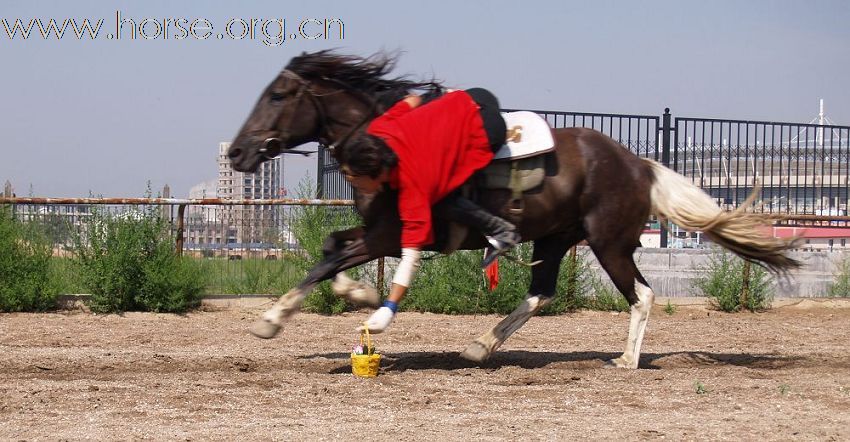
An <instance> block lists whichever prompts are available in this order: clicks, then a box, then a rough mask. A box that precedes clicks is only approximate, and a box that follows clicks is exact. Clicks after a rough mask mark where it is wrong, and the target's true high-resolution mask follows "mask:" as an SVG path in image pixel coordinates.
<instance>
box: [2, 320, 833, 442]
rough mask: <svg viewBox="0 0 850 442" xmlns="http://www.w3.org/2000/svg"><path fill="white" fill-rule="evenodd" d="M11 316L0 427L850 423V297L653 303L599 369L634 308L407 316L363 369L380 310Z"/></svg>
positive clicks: (199, 432) (329, 430) (719, 433)
mask: <svg viewBox="0 0 850 442" xmlns="http://www.w3.org/2000/svg"><path fill="white" fill-rule="evenodd" d="M259 313H260V310H256V309H251V310H227V311H212V312H198V313H191V314H188V315H185V316H177V315H166V314H147V313H130V314H125V315H123V316H118V315H93V314H89V313H79V312H75V313H73V312H64V313H49V314H4V315H0V379H2V380H0V439H3V440H10V439H14V440H21V439H27V440H41V439H48V440H57V439H72V440H77V439H85V438H91V439H109V440H114V439H152V440H246V439H252V440H253V439H264V440H268V439H278V440H281V439H282V440H305V439H308V440H316V439H323V440H370V441H380V440H393V441H403V440H423V439H426V438H438V439H441V440H469V439H476V440H517V439H523V440H541V439H544V440H575V439H577V438H583V439H591V440H596V439H616V440H655V439H668V440H683V439H685V440H694V439H697V440H702V439H711V440H790V439H794V440H847V439H850V325H848V324H850V309H847V308H806V309H801V308H782V309H775V310H772V311H769V312H766V313H759V314H750V313H742V314H724V313H719V312H714V311H706V310H705V309H703V308H688V307H680V308H678V309H677V311H676V312H675V313H674V314H672V315H668V314H666V313H665V312H664V311H663V310H662V309H660V308H656V309H655V310H654V311H653V315H652V317H651V318H650V322H649V327H648V330H647V335H646V339H645V341H644V344H643V356H642V358H641V361H640V367H641V368H640V369H639V370H622V369H605V368H602V365H603V362H604V361H605V360H607V359H610V358H613V357H616V356H619V354H620V352H622V349H623V348H624V345H625V337H626V334H627V328H628V320H629V317H628V315H627V314H612V313H603V312H577V313H572V314H568V315H564V316H555V317H535V318H532V320H531V321H529V323H528V324H527V325H526V326H525V327H523V328H522V329H521V330H520V331H519V332H517V333H516V334H515V335H514V336H513V337H512V338H511V339H509V340H508V342H507V343H505V345H504V346H503V347H502V348H501V349H500V350H499V352H498V353H497V354H496V355H495V356H494V357H493V358H492V359H491V360H489V361H488V362H486V363H485V364H483V365H481V366H477V365H475V364H472V363H470V362H467V361H465V360H463V359H461V358H459V356H458V352H459V351H461V350H463V348H464V347H465V346H466V344H467V343H468V342H469V341H470V340H471V339H473V338H475V337H476V336H478V335H480V334H482V333H483V332H485V331H486V330H488V329H489V328H490V327H492V326H493V325H495V324H496V323H497V322H498V321H499V319H500V318H499V317H496V316H444V315H434V314H418V313H401V314H400V315H399V317H398V318H397V320H396V322H395V323H394V324H393V326H392V328H391V329H390V331H389V332H388V333H385V334H383V335H378V336H376V341H377V348H378V351H379V352H380V353H382V354H383V355H384V360H383V363H382V368H381V374H380V375H379V376H378V377H377V378H374V379H363V378H358V377H355V376H353V375H351V372H350V370H351V368H350V359H349V352H350V350H351V348H352V346H353V345H354V344H355V341H356V340H357V336H358V335H357V334H356V333H355V331H354V330H355V328H356V327H357V325H358V323H359V322H361V321H363V320H364V319H365V318H366V317H367V315H368V313H366V312H358V313H348V314H345V315H342V316H335V317H326V316H319V315H310V314H299V315H297V316H295V317H294V320H293V321H292V322H290V323H288V324H287V325H286V327H285V328H284V329H283V330H282V332H281V334H280V335H279V337H278V338H276V339H272V340H260V339H257V338H254V337H252V336H250V335H249V334H248V333H247V331H246V330H247V328H248V325H249V324H250V323H251V322H252V321H253V320H254V319H255V318H256V317H257V315H258V314H259Z"/></svg>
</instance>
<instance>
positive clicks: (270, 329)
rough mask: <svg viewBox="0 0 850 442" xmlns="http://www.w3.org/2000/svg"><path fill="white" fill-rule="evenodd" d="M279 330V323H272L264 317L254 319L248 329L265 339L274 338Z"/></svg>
mask: <svg viewBox="0 0 850 442" xmlns="http://www.w3.org/2000/svg"><path fill="white" fill-rule="evenodd" d="M279 330H280V326H279V325H275V324H272V323H271V322H270V321H269V320H267V319H263V318H260V319H258V320H256V321H254V323H253V324H251V327H250V328H249V329H248V331H250V332H251V334H252V335H254V336H256V337H258V338H263V339H271V338H273V337H274V336H275V335H276V334H277V332H278V331H279Z"/></svg>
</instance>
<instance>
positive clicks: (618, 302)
mask: <svg viewBox="0 0 850 442" xmlns="http://www.w3.org/2000/svg"><path fill="white" fill-rule="evenodd" d="M532 250H533V245H532V244H531V243H524V244H521V245H519V246H517V248H516V249H514V250H513V251H512V252H511V254H512V255H514V256H516V257H517V258H519V259H521V260H522V261H524V262H531V259H532ZM586 253H587V252H582V253H579V254H577V255H576V257H575V258H574V259H573V258H571V257H569V256H567V257H565V258H564V259H563V260H562V261H561V268H560V271H559V273H558V283H557V289H556V295H555V297H554V299H553V300H552V303H551V304H549V305H548V306H546V307H545V308H544V309H543V310H541V312H540V313H541V314H543V315H555V314H561V313H564V312H567V311H571V310H577V309H594V310H614V311H628V309H629V306H628V303H627V302H626V300H625V298H624V297H623V296H622V295H621V294H620V293H619V292H618V291H616V290H615V289H613V288H612V287H611V286H610V285H606V284H604V283H602V281H601V279H600V278H599V277H598V276H596V274H595V273H594V272H593V269H591V268H590V265H589V263H588V260H587V258H586ZM482 257H483V252H482V251H459V252H455V253H453V254H452V255H450V256H437V257H434V258H433V259H428V260H424V261H423V263H422V267H421V268H420V270H419V273H418V275H417V276H416V281H415V282H414V283H413V286H412V287H411V288H410V292H409V293H408V295H407V297H406V298H405V299H404V301H403V302H402V304H401V308H402V309H403V310H413V311H423V312H432V313H450V314H471V313H482V314H488V313H495V314H508V313H510V312H512V311H513V310H514V309H516V307H517V306H518V305H519V304H520V303H521V302H522V300H523V299H525V296H526V294H527V293H528V287H529V285H530V283H531V269H530V268H529V267H528V266H525V265H522V264H519V263H516V262H512V261H509V260H507V259H504V258H501V259H500V260H499V285H498V287H497V288H496V290H494V291H493V292H490V291H489V290H488V289H487V282H486V279H485V277H484V276H483V272H482V271H481V269H480V265H481V259H482Z"/></svg>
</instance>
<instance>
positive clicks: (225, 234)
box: [186, 142, 283, 250]
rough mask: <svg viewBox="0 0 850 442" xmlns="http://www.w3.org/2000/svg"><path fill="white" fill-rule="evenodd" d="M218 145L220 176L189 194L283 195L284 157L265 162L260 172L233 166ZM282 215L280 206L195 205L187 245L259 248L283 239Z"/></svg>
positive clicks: (225, 197)
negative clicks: (242, 170) (249, 171)
mask: <svg viewBox="0 0 850 442" xmlns="http://www.w3.org/2000/svg"><path fill="white" fill-rule="evenodd" d="M228 148H230V143H227V142H222V143H219V145H218V178H217V179H215V180H210V181H205V182H202V183H199V184H197V185H195V186H193V187H192V189H191V190H190V191H189V198H192V199H206V198H219V199H222V200H234V201H248V200H267V199H277V198H280V197H281V195H280V192H281V190H280V187H281V186H280V183H281V178H282V172H283V165H282V160H281V159H280V158H275V159H273V160H269V161H265V162H263V163H262V164H261V165H260V167H259V169H258V170H257V172H255V173H245V172H239V171H236V170H233V167H232V166H231V164H230V158H228V157H227V149H228ZM282 218H283V217H282V216H281V214H280V211H279V209H278V208H277V207H274V206H266V205H258V206H247V205H246V206H192V207H190V209H189V214H188V217H187V229H186V232H187V243H188V244H187V246H189V247H196V248H199V249H203V250H206V249H209V250H213V249H224V248H227V249H249V248H250V249H257V248H263V247H271V246H273V245H275V244H277V243H278V242H279V241H280V238H279V237H280V234H279V232H281V231H282V230H283V226H282Z"/></svg>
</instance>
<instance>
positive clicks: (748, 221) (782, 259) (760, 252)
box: [645, 160, 800, 273]
mask: <svg viewBox="0 0 850 442" xmlns="http://www.w3.org/2000/svg"><path fill="white" fill-rule="evenodd" d="M645 161H646V162H647V163H649V165H650V167H651V169H652V174H653V175H654V177H655V181H654V182H653V184H652V190H651V198H652V212H653V213H655V214H656V215H657V216H658V217H659V218H663V219H667V220H670V221H672V222H674V223H675V224H677V225H678V226H680V227H682V228H684V229H685V230H692V231H695V230H701V231H703V232H705V234H706V235H707V236H708V237H709V238H710V239H711V240H712V241H714V242H716V243H717V244H720V245H721V246H723V247H725V248H727V249H729V250H731V251H733V252H735V253H736V254H737V255H739V256H740V257H742V258H743V259H745V260H747V261H751V262H755V263H757V264H761V265H763V266H764V267H766V268H767V269H769V270H771V271H772V272H775V273H783V272H785V271H787V270H788V269H792V268H796V267H799V266H800V263H799V262H798V261H796V260H794V259H791V258H789V257H788V256H787V255H786V254H785V252H786V251H787V250H788V249H791V248H793V247H795V246H796V243H797V239H796V238H791V239H780V238H775V237H773V236H772V235H771V234H770V233H769V230H768V227H769V226H770V225H771V222H770V218H768V217H767V216H765V215H763V214H757V213H752V212H747V211H746V209H747V207H748V206H749V205H751V204H752V203H753V201H755V198H756V193H757V192H758V189H755V190H754V191H753V193H752V194H751V195H750V197H749V198H747V201H746V202H744V204H742V205H741V206H740V207H739V208H737V209H736V210H734V211H731V212H727V211H724V210H722V209H721V208H720V207H718V206H717V204H716V203H715V202H714V200H712V199H711V197H710V196H709V195H708V194H706V193H705V192H703V191H702V189H700V188H699V187H697V186H695V185H694V184H693V183H691V181H690V180H688V179H687V178H685V177H684V176H682V175H679V174H678V173H676V172H674V171H672V170H670V169H668V168H667V167H664V166H663V165H661V164H659V163H657V162H655V161H651V160H645Z"/></svg>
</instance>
